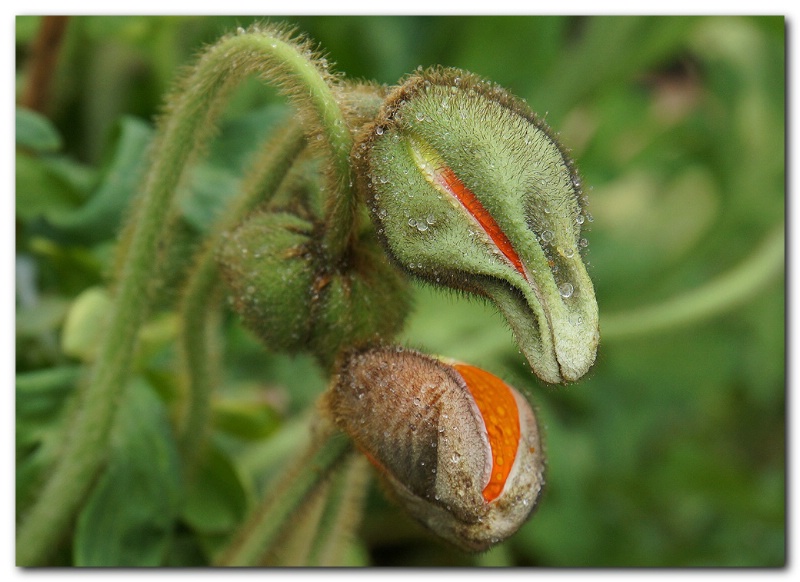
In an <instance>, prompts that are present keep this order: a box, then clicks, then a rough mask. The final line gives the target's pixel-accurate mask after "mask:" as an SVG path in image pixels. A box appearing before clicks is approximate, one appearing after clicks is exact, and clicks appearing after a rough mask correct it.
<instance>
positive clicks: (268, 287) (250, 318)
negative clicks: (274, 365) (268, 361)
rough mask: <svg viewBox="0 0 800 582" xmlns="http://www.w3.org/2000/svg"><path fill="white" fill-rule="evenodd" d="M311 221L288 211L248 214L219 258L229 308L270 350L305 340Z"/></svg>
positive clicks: (296, 347) (311, 275)
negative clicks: (248, 216) (225, 284)
mask: <svg viewBox="0 0 800 582" xmlns="http://www.w3.org/2000/svg"><path fill="white" fill-rule="evenodd" d="M312 233H313V225H312V224H311V223H310V222H309V221H307V220H304V219H302V218H300V217H298V216H295V215H294V214H290V213H287V212H275V213H265V212H259V213H255V214H253V215H252V216H251V217H250V218H248V219H247V220H245V221H244V222H243V223H242V224H241V225H240V226H239V227H238V228H237V229H236V230H234V231H233V232H231V233H229V234H228V235H227V237H226V239H225V241H224V243H223V245H222V247H221V249H220V252H219V255H218V262H219V264H220V267H221V273H222V276H223V278H224V280H225V282H226V283H227V286H228V296H229V298H230V302H231V304H232V305H233V308H234V309H235V310H236V311H237V312H238V313H239V314H240V315H241V316H242V319H243V320H244V321H245V323H246V324H247V325H248V327H250V328H251V329H252V330H253V332H254V333H255V334H256V335H257V336H258V337H259V338H260V339H261V340H262V341H263V342H264V344H265V345H266V346H267V347H268V348H270V349H271V350H274V351H277V352H289V353H296V352H299V351H303V350H304V349H305V348H306V347H307V346H308V342H309V337H310V334H311V329H312V324H313V321H312V317H311V294H312V289H313V286H314V280H315V278H316V271H315V268H314V260H315V258H314V253H313V245H312V240H313V239H312Z"/></svg>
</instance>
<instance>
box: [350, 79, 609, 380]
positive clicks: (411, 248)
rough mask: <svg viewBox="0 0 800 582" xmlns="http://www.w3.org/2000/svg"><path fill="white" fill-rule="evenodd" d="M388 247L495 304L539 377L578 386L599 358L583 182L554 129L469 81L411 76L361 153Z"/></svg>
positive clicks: (430, 277)
mask: <svg viewBox="0 0 800 582" xmlns="http://www.w3.org/2000/svg"><path fill="white" fill-rule="evenodd" d="M353 158H354V159H353V162H354V164H355V165H356V167H357V169H358V171H357V174H358V179H359V188H360V190H361V192H362V195H363V196H364V197H365V199H366V200H367V202H368V206H369V209H370V213H371V216H372V218H373V221H374V223H375V224H376V229H377V232H378V234H379V237H380V238H381V240H382V241H383V243H384V245H385V246H386V248H387V250H388V252H389V254H390V256H391V257H392V258H393V259H394V260H395V262H396V263H397V264H398V265H400V266H401V267H402V268H403V269H405V270H406V271H407V272H409V273H411V274H413V275H416V276H418V277H421V278H422V279H424V280H426V281H428V282H431V283H433V284H436V285H444V286H448V287H451V288H455V289H459V290H463V291H468V292H472V293H476V294H478V295H482V296H485V297H488V298H489V299H490V300H492V301H493V302H494V303H495V304H496V305H497V307H498V308H499V309H500V311H501V312H502V313H503V314H504V316H505V317H506V319H507V320H508V322H509V324H510V326H511V328H512V330H513V333H514V334H515V337H516V339H517V342H518V344H519V346H520V348H521V350H522V352H523V353H524V354H525V356H526V357H527V359H528V361H529V362H530V364H531V367H532V368H533V370H534V372H535V373H536V374H537V375H538V376H539V377H540V378H542V379H543V380H545V381H548V382H565V381H574V380H577V379H578V378H580V377H581V376H582V375H583V374H584V373H585V372H586V371H587V370H588V369H589V367H590V366H591V365H592V363H593V362H594V359H595V353H596V350H597V344H598V339H599V334H598V324H597V303H596V300H595V296H594V289H593V287H592V283H591V281H590V279H589V276H588V274H587V273H586V269H585V267H584V265H583V262H582V260H581V254H580V249H581V247H582V246H584V245H585V241H584V240H583V239H581V224H582V223H583V222H584V218H585V214H584V211H583V208H582V204H583V200H584V198H583V196H582V194H581V189H580V180H579V178H578V175H577V173H576V171H575V169H574V167H573V164H572V161H571V160H570V159H569V157H568V156H567V154H566V153H565V151H564V149H563V148H562V147H561V146H560V145H559V144H558V142H557V141H556V139H555V137H554V135H553V133H552V132H551V131H550V129H549V128H548V127H547V126H546V125H545V124H544V122H543V121H542V120H540V119H539V118H538V117H536V115H535V114H534V113H533V112H532V111H531V110H530V109H529V108H528V106H527V105H526V104H525V103H524V102H522V101H520V100H518V99H516V98H514V97H512V96H511V95H509V94H508V93H506V92H505V91H504V90H502V89H500V88H499V87H497V86H495V85H492V84H490V83H488V82H486V81H483V80H481V79H479V78H478V77H476V76H474V75H471V74H469V73H464V72H462V71H458V70H454V69H435V70H431V71H426V72H421V73H418V74H414V75H412V76H410V77H409V78H408V80H407V81H406V82H405V83H404V84H403V85H401V86H400V87H398V88H397V89H395V90H394V91H393V92H392V93H391V94H390V95H389V96H388V97H387V99H386V100H385V102H384V105H383V107H382V109H381V111H380V113H379V114H378V116H377V118H376V120H375V121H374V122H373V123H372V124H370V125H367V126H366V127H365V129H364V131H363V132H362V134H361V136H360V138H359V140H358V142H357V143H356V145H355V147H354V149H353Z"/></svg>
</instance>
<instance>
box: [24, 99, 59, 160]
mask: <svg viewBox="0 0 800 582" xmlns="http://www.w3.org/2000/svg"><path fill="white" fill-rule="evenodd" d="M16 127H17V137H16V139H17V145H18V146H21V147H24V148H27V149H30V150H33V151H35V152H39V153H53V152H57V151H58V150H60V149H61V146H62V140H61V136H60V135H59V133H58V130H57V129H56V128H55V127H54V126H53V124H52V123H51V122H50V120H49V119H47V118H46V117H45V116H44V115H41V114H39V113H36V112H35V111H31V110H30V109H25V108H24V107H17V110H16Z"/></svg>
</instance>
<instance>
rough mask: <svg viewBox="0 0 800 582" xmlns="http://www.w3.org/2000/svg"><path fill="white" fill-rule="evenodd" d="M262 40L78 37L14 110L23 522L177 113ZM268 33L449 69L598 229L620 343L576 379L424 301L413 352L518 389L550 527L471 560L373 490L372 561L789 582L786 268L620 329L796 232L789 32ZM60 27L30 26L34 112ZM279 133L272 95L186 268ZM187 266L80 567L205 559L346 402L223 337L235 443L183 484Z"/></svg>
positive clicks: (395, 65) (200, 199)
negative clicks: (547, 370) (203, 72)
mask: <svg viewBox="0 0 800 582" xmlns="http://www.w3.org/2000/svg"><path fill="white" fill-rule="evenodd" d="M254 20H262V19H261V18H259V19H254V18H252V17H188V16H182V17H142V16H136V17H73V18H70V19H69V20H68V24H67V29H66V35H65V37H64V41H63V44H62V47H61V51H60V54H59V57H58V61H57V66H56V68H55V69H54V70H53V76H52V79H51V81H52V85H51V88H50V93H49V95H50V97H49V99H48V100H47V101H46V102H45V103H44V105H43V106H42V113H43V115H34V114H31V113H29V112H27V111H22V112H20V111H18V115H17V146H18V147H17V152H18V153H17V162H16V163H17V166H16V173H17V176H16V179H17V182H16V183H17V190H16V196H17V204H16V224H17V235H16V240H17V263H16V266H17V272H16V307H17V319H16V332H17V340H16V350H17V352H16V353H17V355H16V369H17V388H16V406H17V509H18V515H23V514H24V510H25V509H26V508H27V507H28V506H29V504H30V502H31V499H32V498H33V496H34V494H35V491H36V487H37V485H38V484H39V483H40V482H41V480H42V479H43V478H44V477H43V476H45V475H46V474H47V469H48V467H49V466H51V464H52V461H53V459H54V458H55V456H56V455H57V442H55V441H57V439H58V436H57V435H58V434H59V433H58V430H59V428H60V426H61V423H62V422H63V420H64V418H65V417H66V415H67V414H68V412H67V410H68V407H69V401H70V400H69V396H70V395H71V394H72V393H73V392H74V390H75V386H76V385H77V384H78V383H79V381H80V378H81V377H82V375H83V373H84V371H85V370H86V368H87V365H88V364H89V363H90V362H91V361H92V357H93V348H92V346H93V341H94V339H95V336H94V335H93V333H94V331H95V329H96V327H97V318H101V317H102V313H103V308H104V306H105V305H106V302H107V295H106V293H105V291H104V285H106V284H107V277H108V274H109V273H110V269H111V266H112V265H111V261H112V251H113V247H114V244H115V242H116V240H117V233H118V230H119V227H120V224H121V221H122V219H123V217H124V216H125V212H126V210H125V209H126V207H127V204H128V202H129V199H130V197H131V196H132V195H133V193H134V192H135V190H136V185H137V179H138V176H139V175H140V174H141V171H142V159H143V155H144V152H145V151H146V147H147V143H148V140H149V139H150V136H151V132H152V124H153V121H154V118H155V116H156V115H157V113H158V112H159V108H160V106H161V103H162V97H163V95H164V93H165V91H167V89H168V88H169V87H170V84H171V82H172V81H173V79H174V78H175V75H176V74H178V73H179V71H180V70H181V68H182V67H184V66H185V65H187V64H189V63H190V62H191V61H192V58H193V57H194V56H195V55H196V54H197V52H198V51H199V50H200V48H201V47H202V46H204V45H205V44H207V43H210V42H213V41H214V40H215V39H216V38H218V37H219V36H220V35H221V34H223V33H226V32H229V31H231V30H233V29H235V28H236V27H237V26H247V25H248V24H250V23H251V22H253V21H254ZM271 20H273V21H284V22H289V23H292V24H295V25H296V26H297V28H298V29H299V30H301V31H303V32H305V33H307V34H308V35H309V36H310V37H311V38H312V39H314V40H315V41H317V42H318V43H319V45H320V46H321V47H322V48H323V49H324V51H326V53H327V55H328V57H329V60H330V61H331V62H332V63H334V65H333V66H334V67H335V70H337V71H340V72H342V73H344V74H345V75H346V76H347V77H349V78H353V79H359V78H360V79H374V80H377V81H379V82H381V83H387V84H394V83H396V82H397V81H398V80H399V79H401V78H402V76H403V75H404V74H406V73H409V72H411V71H412V70H413V69H415V68H416V67H417V66H419V65H422V66H428V65H434V64H441V65H447V66H456V67H461V68H464V69H468V70H470V71H473V72H475V73H478V74H480V75H482V76H485V77H488V78H490V79H492V80H494V81H496V82H498V83H499V84H501V85H503V86H504V87H506V88H507V89H508V90H510V91H511V92H512V93H514V94H516V95H519V96H521V97H523V98H525V99H526V100H527V102H528V103H529V104H530V106H531V107H532V108H533V109H534V110H535V111H537V112H538V113H540V114H541V115H543V116H546V120H547V121H548V123H549V124H550V125H551V127H553V128H554V129H555V131H557V132H558V133H559V134H560V137H561V140H562V142H563V143H564V144H565V145H566V146H567V147H568V148H570V150H571V151H572V154H573V156H574V158H575V159H576V162H577V165H578V168H579V170H580V172H581V174H582V176H583V181H584V184H585V185H586V187H587V191H588V195H589V199H590V203H589V211H590V212H591V214H592V215H593V218H594V220H593V221H592V222H591V223H590V224H588V225H587V226H588V229H587V231H586V237H587V238H588V240H589V241H590V244H589V247H588V249H587V250H586V253H585V259H586V260H587V261H588V263H589V272H590V274H591V276H592V278H593V281H594V284H595V288H596V293H597V298H598V303H599V306H600V321H601V345H600V350H599V354H598V359H597V362H596V364H595V366H594V368H593V369H592V370H591V371H590V373H589V374H588V375H587V377H586V378H584V379H583V380H581V381H580V382H579V383H577V384H574V385H570V386H561V387H551V386H544V385H542V384H541V383H540V382H538V381H537V380H536V379H535V378H534V377H533V376H532V375H531V374H530V373H529V372H528V370H527V367H526V365H525V364H524V362H523V359H522V356H521V355H520V354H519V352H518V350H517V349H516V347H515V345H514V343H513V341H512V339H511V334H510V331H509V330H508V328H507V326H506V325H505V323H504V322H503V320H502V318H501V317H500V316H498V315H496V314H495V313H494V312H493V310H492V309H490V308H489V307H487V306H484V305H483V304H481V303H480V302H478V301H468V300H466V299H464V298H460V297H457V296H455V295H450V294H448V293H445V292H440V291H435V290H431V289H427V288H422V287H419V288H418V289H417V298H416V308H415V311H414V314H413V316H412V318H411V320H410V322H409V325H408V327H407V329H406V332H405V333H404V340H405V341H406V342H407V343H408V344H409V345H412V346H416V347H420V348H424V349H425V350H427V351H430V352H434V353H441V354H443V355H447V356H452V357H456V358H461V359H465V360H468V361H470V362H471V363H474V364H476V365H480V366H482V367H484V368H486V369H488V370H490V371H492V372H494V373H496V374H498V375H500V376H502V377H504V378H506V379H507V380H508V381H510V382H511V383H513V384H515V385H516V386H518V387H519V388H521V389H522V390H523V391H525V392H526V394H527V395H528V396H529V398H530V400H531V401H532V402H533V403H534V405H535V406H536V408H537V410H538V415H539V419H540V423H541V425H542V427H543V430H544V435H545V441H546V445H547V451H548V459H549V461H548V463H549V464H548V473H547V479H548V482H547V488H546V491H545V494H544V495H543V497H542V499H541V502H540V506H539V509H538V510H537V512H536V513H535V515H534V516H533V518H532V519H531V520H530V521H529V522H528V523H527V524H526V525H525V526H524V527H523V528H522V529H521V530H520V532H519V533H518V534H517V535H515V536H514V537H512V538H511V539H510V540H509V541H508V542H506V543H505V544H503V545H502V546H500V547H498V548H496V549H494V550H492V551H490V552H489V553H487V554H484V555H482V556H477V557H475V556H467V555H464V554H461V553H459V552H457V551H455V550H452V549H450V548H449V547H446V546H444V545H442V544H440V543H439V542H438V541H436V540H434V539H433V538H432V537H430V536H429V535H428V534H427V533H426V532H424V531H423V530H422V529H421V528H420V527H418V526H416V525H415V524H414V523H412V522H410V521H409V520H408V519H407V518H406V517H404V516H403V515H402V514H400V513H399V512H398V511H397V509H395V508H394V507H393V506H392V505H391V504H389V503H388V502H387V501H385V500H384V498H383V496H382V494H381V492H380V489H379V487H377V486H374V487H373V490H372V491H371V494H370V496H369V504H370V507H369V510H368V511H367V512H366V518H365V520H364V523H363V525H362V527H361V528H360V530H359V534H360V535H359V539H358V540H357V541H356V542H355V543H354V544H353V547H352V552H351V553H352V556H351V557H350V558H349V561H350V563H352V564H354V565H356V564H370V565H407V566H412V565H415V566H416V565H456V566H458V565H522V566H550V567H563V566H573V567H575V566H616V567H625V566H637V567H641V566H661V567H663V566H758V567H775V566H782V565H783V564H784V563H785V560H786V555H785V541H786V540H785V528H786V513H785V510H786V503H785V493H786V491H785V482H786V481H785V478H786V474H785V468H786V466H785V453H786V449H785V435H786V433H785V418H786V409H785V363H786V362H785V335H784V326H785V320H784V318H785V289H784V278H783V272H782V270H780V269H779V271H780V272H779V273H778V274H777V275H776V276H772V277H769V278H767V279H766V280H765V281H764V282H763V284H762V283H761V282H758V281H757V282H756V284H754V289H755V292H754V293H751V294H750V295H749V296H748V297H747V298H746V299H747V300H746V301H740V302H738V303H736V304H735V305H734V306H733V307H732V308H730V309H726V310H725V311H724V312H723V313H720V314H716V315H714V316H711V317H707V318H696V319H695V320H694V321H691V322H688V323H686V324H684V325H679V326H675V327H674V328H670V329H666V328H657V329H652V330H649V331H648V330H647V329H641V330H636V329H633V330H632V331H631V330H630V329H628V330H627V331H626V329H625V326H624V325H622V324H620V321H621V319H620V317H623V316H621V315H620V314H625V313H627V312H630V311H631V310H634V309H636V308H639V307H642V306H647V305H651V304H653V305H655V304H660V303H661V302H664V301H666V300H668V299H669V298H671V297H673V296H676V295H680V294H682V293H684V292H687V291H690V290H692V289H695V288H697V287H699V286H702V285H704V284H706V283H708V282H709V281H713V280H715V279H716V278H717V277H720V276H722V275H724V274H725V273H726V272H728V271H729V270H730V269H733V268H735V267H736V266H737V265H739V264H740V263H741V262H742V261H744V260H746V259H747V258H748V257H749V256H751V253H753V252H757V249H758V246H759V243H760V242H761V241H762V240H763V239H764V238H765V237H766V236H767V234H768V233H769V232H770V231H772V230H773V229H774V228H775V227H776V226H778V225H780V224H781V223H782V221H783V220H784V212H785V193H784V186H785V183H784V179H785V178H784V173H785V165H784V164H785V162H784V154H785V151H784V143H785V101H784V99H785V22H784V19H783V17H717V16H715V17H517V16H514V17H390V16H381V17H349V16H348V17H344V16H341V17H315V16H302V17H288V16H287V17H276V18H272V19H271ZM40 22H41V19H40V18H39V17H18V18H17V22H16V47H17V77H16V81H17V82H16V88H17V94H18V101H21V100H22V99H23V96H24V94H25V89H26V86H27V84H28V83H29V82H30V81H29V77H30V72H29V68H28V65H29V62H30V60H29V59H30V55H31V48H30V47H31V44H32V42H33V40H34V38H35V36H36V34H37V30H38V29H39V25H40ZM276 104H277V105H276ZM285 114H286V111H285V108H284V106H283V105H282V103H281V101H280V99H279V98H277V97H276V94H275V92H274V91H273V90H271V89H268V88H267V89H265V88H264V87H263V85H261V84H260V83H259V82H257V81H253V82H251V83H247V84H246V85H245V86H244V87H243V88H241V89H240V90H239V91H238V92H237V93H236V96H235V99H234V102H233V103H232V104H231V106H230V108H229V110H228V112H227V113H226V122H225V124H224V126H223V128H222V130H221V133H220V136H219V139H218V140H217V143H216V144H215V146H214V147H213V148H212V151H211V152H210V153H209V156H208V158H207V159H206V160H204V161H203V163H202V164H201V165H200V166H199V167H198V168H197V171H196V172H195V175H194V178H193V180H192V184H191V188H190V191H189V192H188V193H186V195H182V196H181V202H180V204H181V212H182V216H181V225H180V233H179V236H178V237H177V238H178V240H179V241H181V244H182V245H183V246H179V249H178V251H177V252H178V253H182V252H186V251H188V250H190V249H192V248H194V247H195V245H196V244H197V241H198V240H200V238H201V237H202V235H203V233H204V232H205V231H206V230H207V229H208V226H209V224H210V223H211V221H212V219H213V217H214V216H215V213H216V212H217V211H218V210H219V208H220V207H221V206H222V205H224V202H225V201H226V200H227V199H228V198H229V197H230V196H231V195H233V194H235V192H236V187H237V185H238V182H239V180H240V178H241V170H242V168H243V166H244V165H245V162H246V159H247V154H248V152H249V151H250V150H251V148H252V147H254V145H255V144H256V143H257V140H258V139H259V138H261V137H263V135H265V134H266V132H268V131H269V128H270V127H271V126H272V124H273V123H274V122H275V120H276V119H278V118H280V116H282V115H285ZM756 262H757V261H756ZM180 265H181V261H180V257H178V258H175V259H174V261H173V262H172V263H169V262H168V264H166V265H164V266H163V267H162V269H161V270H162V274H161V279H160V283H161V285H160V291H161V294H160V297H161V302H160V309H159V310H158V311H157V312H156V313H155V314H153V316H152V317H151V319H150V321H149V322H148V324H147V325H146V327H145V330H144V336H143V339H142V346H141V348H140V350H139V353H138V354H137V361H136V377H135V378H134V380H133V382H132V386H133V387H135V388H136V390H133V389H132V390H129V393H128V396H127V397H126V398H127V399H128V400H126V403H124V405H123V407H122V409H123V410H125V411H126V412H127V414H123V415H121V420H120V422H119V423H118V426H117V427H116V428H115V432H114V440H113V442H112V455H111V459H110V461H109V465H108V468H107V470H106V471H105V472H104V474H103V476H102V477H101V479H100V480H99V482H98V483H97V485H96V486H95V488H94V489H93V491H92V493H91V494H90V497H89V498H88V499H87V501H86V504H85V506H84V508H83V510H82V511H81V514H80V515H79V518H78V521H77V524H76V526H75V530H74V535H73V536H72V538H71V539H70V540H69V543H68V544H67V545H66V546H65V547H64V548H62V549H61V550H60V552H59V555H58V557H57V563H59V564H65V565H66V564H76V565H97V564H104V565H109V564H115V565H203V564H206V563H207V562H208V559H209V554H210V552H212V551H213V550H214V549H215V548H217V547H218V546H219V543H220V541H221V540H223V539H224V538H225V537H226V536H227V535H228V534H229V533H230V532H231V531H232V530H233V528H234V527H235V525H236V524H237V523H239V522H240V521H241V519H242V518H243V516H244V515H245V513H246V511H247V509H248V508H249V507H251V506H252V505H253V504H254V503H255V501H256V500H257V498H258V491H259V489H260V488H261V487H262V486H263V485H264V484H265V482H266V481H268V480H269V478H270V476H271V475H272V474H273V473H274V472H275V470H276V466H279V465H280V464H281V462H282V461H281V459H283V458H285V451H286V446H287V444H288V443H290V442H291V440H292V439H293V438H295V434H294V433H293V432H292V430H294V429H293V426H294V424H293V423H294V422H295V421H296V419H297V418H298V415H299V414H300V413H301V411H302V410H303V409H305V408H306V407H307V406H308V405H309V404H310V403H312V402H313V401H314V400H315V398H316V395H317V394H319V392H320V391H321V390H323V389H324V386H325V380H324V378H322V376H321V374H320V373H319V371H318V370H317V369H316V368H315V367H314V366H313V364H312V363H311V361H310V360H307V359H305V358H294V359H290V358H286V357H283V356H277V355H272V354H268V353H266V352H265V351H264V350H263V349H262V348H261V347H260V346H259V345H258V344H257V343H256V342H255V340H254V339H253V338H252V336H251V335H250V334H249V333H248V332H246V331H244V330H243V329H242V328H241V326H240V325H239V324H238V322H237V320H236V318H235V317H233V316H230V317H228V318H226V320H225V322H224V337H223V342H222V345H223V346H224V347H223V348H222V349H223V350H224V353H225V358H226V365H227V368H226V370H227V372H226V379H225V385H224V386H223V387H221V389H220V391H219V394H218V395H217V397H216V399H215V409H214V422H215V424H214V448H213V449H212V451H211V453H210V454H209V455H208V458H207V459H206V460H205V461H204V465H203V472H202V476H203V478H202V479H200V480H199V484H195V485H193V486H192V487H190V488H188V489H187V488H184V486H183V485H182V483H181V481H180V478H179V471H178V465H179V461H178V460H177V458H176V452H175V451H176V448H175V446H174V436H173V434H172V429H171V426H172V421H173V420H174V418H175V415H176V414H177V412H176V410H175V408H176V402H177V401H178V395H177V394H178V391H179V388H178V380H177V378H176V372H175V361H176V354H175V348H174V341H175V328H176V321H175V313H174V300H175V298H176V296H177V294H178V291H177V289H176V287H177V284H178V283H179V282H180V280H181V270H180ZM173 267H174V268H173ZM134 417H135V418H146V419H149V420H147V421H146V422H145V426H142V425H140V424H137V423H135V422H132V421H131V419H132V418H134ZM143 422H144V421H143ZM153 455H158V458H159V459H160V460H161V461H162V463H161V464H160V465H159V466H158V467H157V468H154V467H153V465H154V463H149V462H148V461H149V460H150V459H152V458H153ZM282 455H284V456H282ZM132 500H135V501H132ZM131 506H134V507H135V510H133V509H130V507H131ZM126 507H127V508H128V509H124V508H126ZM120 508H123V509H120ZM109 515H112V516H114V517H113V518H110V517H108V516H109Z"/></svg>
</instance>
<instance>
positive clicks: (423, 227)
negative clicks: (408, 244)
mask: <svg viewBox="0 0 800 582" xmlns="http://www.w3.org/2000/svg"><path fill="white" fill-rule="evenodd" d="M417 230H418V231H420V232H425V231H426V230H428V223H427V222H422V221H421V220H420V221H419V222H417Z"/></svg>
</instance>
